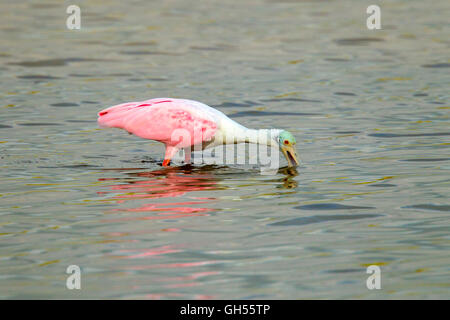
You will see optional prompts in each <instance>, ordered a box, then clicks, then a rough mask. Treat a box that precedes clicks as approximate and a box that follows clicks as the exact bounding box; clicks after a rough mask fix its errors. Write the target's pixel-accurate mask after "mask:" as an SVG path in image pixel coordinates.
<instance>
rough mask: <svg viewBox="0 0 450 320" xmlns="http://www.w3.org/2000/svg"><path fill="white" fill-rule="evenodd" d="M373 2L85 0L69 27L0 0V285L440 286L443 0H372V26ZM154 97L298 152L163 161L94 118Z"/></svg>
mask: <svg viewBox="0 0 450 320" xmlns="http://www.w3.org/2000/svg"><path fill="white" fill-rule="evenodd" d="M370 4H372V3H371V2H367V1H356V0H355V1H317V2H316V1H298V2H295V1H256V0H252V1H244V2H242V1H236V2H234V1H232V2H227V1H207V2H199V1H190V0H189V1H184V0H183V1H156V2H154V3H152V4H151V5H150V4H149V3H147V2H146V1H127V2H123V1H108V4H105V3H104V2H103V1H88V2H82V3H81V4H80V6H81V11H82V28H81V30H79V31H70V30H67V29H66V28H65V19H66V17H67V14H66V13H65V10H66V6H67V5H68V4H61V3H60V2H57V1H49V0H45V1H39V3H36V2H14V3H6V2H2V3H1V4H0V12H1V17H2V19H0V43H1V48H0V88H1V90H0V98H1V100H0V101H1V103H0V167H1V170H0V181H1V184H0V298H2V299H16V298H51V299H54V298H65V299H70V298H114V299H128V298H132V299H159V298H161V299H183V298H188V299H226V298H232V299H234V298H239V299H252V298H255V299H256V298H258V299H259V298H260V299H299V298H321V299H324V298H339V299H346V298H357V299H379V298H386V299H399V298H406V299H418V298H446V299H448V298H450V295H449V286H450V277H449V274H450V272H449V271H450V270H449V265H450V258H449V232H448V231H449V229H450V223H449V219H448V214H449V206H450V204H449V201H448V191H449V174H448V172H449V171H448V170H449V168H450V163H449V159H450V156H449V149H448V147H449V134H450V126H449V119H448V116H449V105H448V102H449V99H448V98H449V97H448V93H449V92H448V88H449V82H450V81H449V80H450V76H449V66H450V64H449V37H448V35H449V34H450V32H449V31H450V30H449V25H448V16H449V7H448V1H444V0H442V1H433V5H432V6H430V5H429V4H427V3H425V2H420V1H384V2H382V4H381V8H382V26H383V29H382V30H377V31H370V30H367V28H366V24H365V19H366V14H365V11H366V8H367V6H368V5H370ZM155 97H175V98H176V97H182V98H189V99H195V100H199V101H202V102H204V103H207V104H209V105H212V106H216V107H217V108H218V109H220V110H221V111H223V112H224V113H226V114H227V115H229V116H230V117H232V118H233V119H235V120H236V121H239V122H240V123H242V124H243V125H246V126H248V127H253V128H271V127H275V128H284V129H287V130H289V131H291V132H292V133H293V134H294V135H295V136H296V137H297V142H298V143H297V145H298V153H299V156H300V158H301V160H302V165H301V166H300V167H299V168H298V170H297V172H295V171H292V170H287V169H281V170H280V171H279V172H278V173H277V174H276V175H273V176H265V175H261V174H260V172H259V169H258V168H257V167H251V166H238V165H235V166H212V165H203V166H201V165H199V166H194V167H189V166H182V167H177V168H162V167H161V166H160V163H161V161H162V157H163V146H162V145H161V144H158V143H156V142H151V141H145V140H142V139H139V138H137V137H134V136H130V135H128V134H126V132H123V131H120V130H105V129H99V128H98V127H97V124H96V113H97V112H98V111H99V110H101V109H103V108H105V107H108V106H111V105H114V104H118V103H121V102H126V101H141V100H144V99H149V98H155ZM373 264H376V265H378V266H380V268H381V270H382V290H373V291H370V290H368V289H367V288H366V279H367V277H368V275H367V274H366V268H367V266H369V265H373ZM69 265H78V266H80V267H81V269H82V289H81V290H78V291H77V290H67V289H66V287H65V283H66V278H67V276H68V275H67V274H66V273H65V271H66V268H67V267H68V266H69Z"/></svg>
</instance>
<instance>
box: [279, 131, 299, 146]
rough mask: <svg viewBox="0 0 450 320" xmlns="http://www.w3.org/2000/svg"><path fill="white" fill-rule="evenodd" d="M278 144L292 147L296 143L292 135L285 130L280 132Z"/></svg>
mask: <svg viewBox="0 0 450 320" xmlns="http://www.w3.org/2000/svg"><path fill="white" fill-rule="evenodd" d="M279 142H280V145H294V144H296V143H297V141H295V138H294V136H293V135H292V133H290V132H289V131H286V130H283V131H281V132H280V136H279Z"/></svg>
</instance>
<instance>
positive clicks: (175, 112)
mask: <svg viewBox="0 0 450 320" xmlns="http://www.w3.org/2000/svg"><path fill="white" fill-rule="evenodd" d="M98 123H99V125H100V126H102V127H109V128H121V129H124V130H126V131H128V132H129V133H130V134H134V135H136V136H138V137H141V138H144V139H150V140H156V141H160V142H162V143H164V144H165V145H166V153H165V156H164V161H163V166H164V167H166V166H169V164H170V160H171V159H172V157H173V156H174V155H175V154H176V153H177V152H178V151H179V150H180V149H182V148H183V149H184V151H185V161H186V162H187V163H188V162H190V159H191V158H190V157H191V150H197V149H196V148H195V147H194V146H198V147H199V150H203V149H205V148H211V147H215V146H218V145H223V144H227V143H234V144H235V143H245V142H247V143H257V144H265V145H268V146H271V147H278V148H280V150H281V151H282V152H283V154H284V156H285V157H286V159H287V161H288V165H289V166H290V167H293V166H297V165H298V160H297V153H296V152H295V148H294V147H295V144H296V141H295V138H294V136H293V135H292V134H291V133H290V132H288V131H285V130H279V129H260V130H254V129H248V128H246V127H244V126H242V125H240V124H239V123H237V122H235V121H233V120H231V119H230V118H228V117H227V116H226V115H225V114H223V113H222V112H220V111H219V110H216V109H214V108H212V107H210V106H207V105H206V104H203V103H201V102H198V101H193V100H185V99H171V98H157V99H150V100H146V101H142V102H128V103H123V104H119V105H116V106H112V107H109V108H107V109H104V110H102V111H100V112H99V113H98ZM177 130H178V131H180V130H181V133H184V134H185V135H187V136H188V138H187V139H181V138H180V136H179V135H178V134H174V133H175V132H176V131H177ZM264 135H265V136H266V137H268V138H267V139H261V137H262V136H264Z"/></svg>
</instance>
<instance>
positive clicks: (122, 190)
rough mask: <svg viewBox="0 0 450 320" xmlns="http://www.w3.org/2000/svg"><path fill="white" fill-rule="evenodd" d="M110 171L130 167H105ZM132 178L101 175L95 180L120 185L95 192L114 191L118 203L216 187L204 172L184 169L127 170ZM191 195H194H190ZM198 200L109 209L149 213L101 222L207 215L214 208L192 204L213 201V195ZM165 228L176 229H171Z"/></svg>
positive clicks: (172, 196)
mask: <svg viewBox="0 0 450 320" xmlns="http://www.w3.org/2000/svg"><path fill="white" fill-rule="evenodd" d="M109 170H114V171H122V170H126V171H130V170H131V169H129V168H128V169H109ZM127 174H128V175H129V176H132V177H133V178H148V179H145V180H138V179H116V178H102V179H99V181H117V180H120V181H121V182H125V183H120V184H113V185H110V186H109V187H110V189H111V190H112V192H98V194H107V193H114V194H115V195H114V196H113V197H112V199H114V200H117V203H118V204H122V203H125V202H129V201H133V200H134V201H135V200H142V199H151V200H153V199H160V198H176V197H180V196H184V195H186V194H187V193H192V192H196V191H205V190H215V189H218V186H217V183H216V180H215V179H214V177H213V176H212V175H211V174H209V173H207V172H201V171H200V172H192V170H191V171H188V170H186V169H179V168H176V167H175V168H165V169H162V170H155V171H150V172H131V173H127ZM193 198H195V197H193ZM198 200H199V201H178V202H168V203H147V204H144V205H140V206H138V207H135V208H120V209H113V210H112V212H115V213H120V212H137V213H153V214H152V215H146V216H133V217H130V216H127V217H123V218H118V219H108V220H104V221H105V222H123V221H130V220H161V219H180V218H185V217H199V216H207V215H208V212H211V211H214V210H215V209H212V208H205V207H197V206H196V205H199V204H205V203H208V202H211V201H212V200H215V198H201V199H198ZM166 231H179V229H176V228H171V229H166Z"/></svg>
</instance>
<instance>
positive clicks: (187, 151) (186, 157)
mask: <svg viewBox="0 0 450 320" xmlns="http://www.w3.org/2000/svg"><path fill="white" fill-rule="evenodd" d="M184 162H185V163H186V164H188V163H191V148H190V147H188V148H184Z"/></svg>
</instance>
